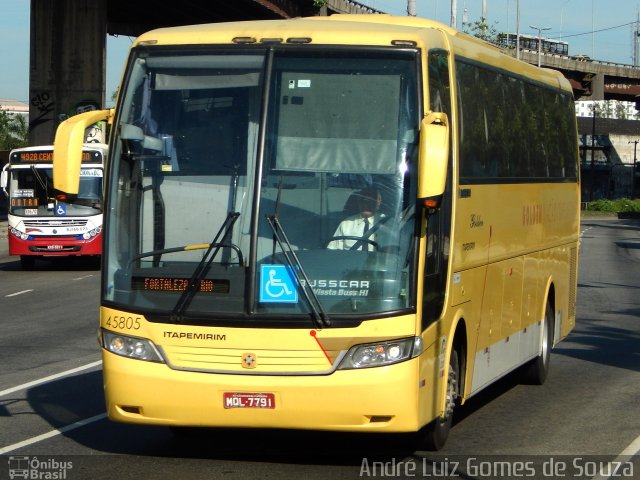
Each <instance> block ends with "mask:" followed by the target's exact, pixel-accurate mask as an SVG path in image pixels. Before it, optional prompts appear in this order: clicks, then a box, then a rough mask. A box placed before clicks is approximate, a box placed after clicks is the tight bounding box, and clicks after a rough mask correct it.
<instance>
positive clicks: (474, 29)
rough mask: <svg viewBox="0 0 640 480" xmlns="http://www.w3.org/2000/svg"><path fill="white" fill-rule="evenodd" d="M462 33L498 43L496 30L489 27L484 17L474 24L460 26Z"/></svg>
mask: <svg viewBox="0 0 640 480" xmlns="http://www.w3.org/2000/svg"><path fill="white" fill-rule="evenodd" d="M462 31H463V32H464V33H468V34H469V35H473V36H474V37H478V38H480V39H482V40H485V41H487V42H491V43H496V44H497V43H498V30H496V29H495V27H493V26H491V25H489V24H488V23H487V19H486V18H484V17H481V18H480V20H476V21H475V22H471V23H465V24H464V25H463V26H462Z"/></svg>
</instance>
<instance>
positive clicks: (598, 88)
mask: <svg viewBox="0 0 640 480" xmlns="http://www.w3.org/2000/svg"><path fill="white" fill-rule="evenodd" d="M584 99H585V100H604V74H603V73H596V74H595V75H594V76H593V77H592V78H591V95H590V96H589V97H585V98H584Z"/></svg>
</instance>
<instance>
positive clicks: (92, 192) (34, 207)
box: [9, 165, 103, 217]
mask: <svg viewBox="0 0 640 480" xmlns="http://www.w3.org/2000/svg"><path fill="white" fill-rule="evenodd" d="M102 172H103V171H102V168H97V167H95V168H82V169H81V170H80V191H79V192H78V199H79V200H80V202H79V203H77V204H69V205H67V206H66V213H65V214H66V215H73V216H78V217H84V216H91V215H98V214H100V213H102ZM52 182H53V169H52V168H51V165H47V166H37V165H31V166H28V167H24V166H20V167H16V168H12V169H11V177H10V186H9V188H10V192H11V197H10V201H9V213H11V214H12V215H17V216H26V217H33V216H38V217H53V216H57V213H56V210H55V202H54V200H53V183H52Z"/></svg>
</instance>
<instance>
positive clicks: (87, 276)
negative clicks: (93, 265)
mask: <svg viewBox="0 0 640 480" xmlns="http://www.w3.org/2000/svg"><path fill="white" fill-rule="evenodd" d="M91 277H93V274H90V275H84V276H82V277H76V278H72V280H73V281H74V282H75V281H78V280H84V279H85V278H91Z"/></svg>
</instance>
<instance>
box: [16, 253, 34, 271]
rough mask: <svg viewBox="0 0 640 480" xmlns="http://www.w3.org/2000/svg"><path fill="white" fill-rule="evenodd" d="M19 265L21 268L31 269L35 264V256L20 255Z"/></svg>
mask: <svg viewBox="0 0 640 480" xmlns="http://www.w3.org/2000/svg"><path fill="white" fill-rule="evenodd" d="M20 265H21V266H22V268H23V270H33V267H35V266H36V257H34V256H33V255H20Z"/></svg>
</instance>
